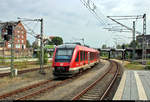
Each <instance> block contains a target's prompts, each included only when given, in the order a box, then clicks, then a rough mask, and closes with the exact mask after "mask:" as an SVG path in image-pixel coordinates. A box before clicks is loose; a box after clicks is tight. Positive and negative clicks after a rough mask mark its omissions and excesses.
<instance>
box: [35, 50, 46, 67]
mask: <svg viewBox="0 0 150 102" xmlns="http://www.w3.org/2000/svg"><path fill="white" fill-rule="evenodd" d="M37 57H38V64H40V52H38V53H37ZM43 60H44V62H43V64H46V63H47V62H48V54H47V53H46V52H45V53H44V56H43Z"/></svg>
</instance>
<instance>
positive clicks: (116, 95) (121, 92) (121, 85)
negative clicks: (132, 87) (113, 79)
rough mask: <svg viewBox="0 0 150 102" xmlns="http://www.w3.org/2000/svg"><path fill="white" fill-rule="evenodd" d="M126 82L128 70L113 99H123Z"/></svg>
mask: <svg viewBox="0 0 150 102" xmlns="http://www.w3.org/2000/svg"><path fill="white" fill-rule="evenodd" d="M125 82H126V71H125V72H124V73H123V76H122V79H121V82H120V84H119V87H118V89H117V91H116V93H115V96H114V98H113V100H121V97H122V94H123V90H124V86H125Z"/></svg>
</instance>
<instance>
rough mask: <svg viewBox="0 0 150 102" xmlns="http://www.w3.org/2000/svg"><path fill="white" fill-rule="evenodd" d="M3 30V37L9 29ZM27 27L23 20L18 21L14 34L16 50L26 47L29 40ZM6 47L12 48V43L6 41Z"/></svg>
mask: <svg viewBox="0 0 150 102" xmlns="http://www.w3.org/2000/svg"><path fill="white" fill-rule="evenodd" d="M0 30H1V37H2V38H3V36H4V35H5V34H7V30H6V29H5V28H2V29H0ZM26 33H27V32H26V29H25V28H24V26H23V25H22V23H21V22H17V23H16V27H15V28H14V30H13V34H14V49H16V50H23V49H26V40H27V34H26ZM5 48H6V49H10V48H11V44H10V42H9V41H5Z"/></svg>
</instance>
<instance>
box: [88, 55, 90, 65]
mask: <svg viewBox="0 0 150 102" xmlns="http://www.w3.org/2000/svg"><path fill="white" fill-rule="evenodd" d="M89 63H90V52H88V64H89Z"/></svg>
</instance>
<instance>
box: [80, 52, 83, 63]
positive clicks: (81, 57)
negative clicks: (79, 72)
mask: <svg viewBox="0 0 150 102" xmlns="http://www.w3.org/2000/svg"><path fill="white" fill-rule="evenodd" d="M82 60H83V54H82V51H81V52H80V61H82Z"/></svg>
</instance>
